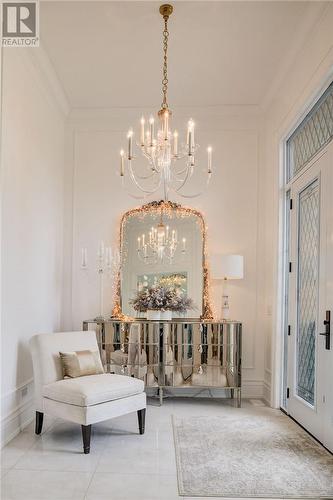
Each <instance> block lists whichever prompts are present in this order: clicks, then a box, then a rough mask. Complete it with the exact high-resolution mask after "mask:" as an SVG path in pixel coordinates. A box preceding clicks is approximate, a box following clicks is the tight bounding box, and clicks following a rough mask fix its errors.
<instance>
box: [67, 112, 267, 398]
mask: <svg viewBox="0 0 333 500" xmlns="http://www.w3.org/2000/svg"><path fill="white" fill-rule="evenodd" d="M144 111H146V114H147V113H148V112H149V111H150V110H141V109H136V110H133V109H110V110H103V111H99V110H83V109H81V110H73V111H72V113H71V115H70V119H69V126H68V147H67V150H68V166H69V165H70V164H71V163H72V170H70V169H69V170H68V172H67V176H68V184H67V185H68V186H69V185H71V187H72V190H71V192H69V189H68V192H67V196H68V198H67V207H68V208H69V207H71V206H72V207H73V217H72V220H71V224H72V231H71V230H70V228H69V227H67V231H66V242H65V247H66V253H65V255H66V261H68V262H69V261H70V258H71V257H72V258H73V261H72V272H71V273H70V272H69V269H67V280H66V282H65V289H66V290H67V294H68V295H69V293H68V290H70V289H71V287H72V290H71V294H70V295H71V297H70V298H69V297H68V298H69V300H66V304H65V311H64V314H65V324H66V327H67V328H72V327H73V328H80V327H81V325H82V320H84V319H87V318H89V317H94V316H96V313H97V312H98V281H97V273H96V272H95V269H94V266H95V255H96V250H97V244H98V241H99V240H100V239H103V240H104V241H105V243H106V244H108V245H110V244H115V243H116V241H117V235H118V229H119V220H120V216H121V214H122V213H123V212H124V211H126V210H128V209H129V208H131V207H134V206H136V205H137V204H138V202H136V201H135V200H133V199H131V198H130V197H129V196H128V194H126V192H124V191H123V190H122V189H121V185H120V179H119V177H118V175H117V174H118V165H119V150H120V148H121V146H122V145H123V144H124V142H125V134H126V131H127V130H128V127H129V125H133V126H134V125H135V123H137V122H138V120H139V118H140V116H141V113H142V112H144ZM257 112H258V110H257V108H256V107H236V106H235V107H233V106H231V107H216V108H206V109H201V108H195V109H186V108H182V109H179V110H174V115H173V116H174V117H177V118H178V120H179V122H181V123H183V124H186V120H187V119H188V118H189V117H190V116H192V115H193V118H194V119H195V121H196V123H197V140H198V141H199V142H200V145H201V147H202V148H203V150H205V145H206V144H209V143H211V144H212V145H213V146H214V177H213V179H212V183H211V185H210V187H209V189H208V191H207V192H206V193H205V194H204V195H203V196H201V197H199V198H197V199H194V200H190V202H189V203H188V204H189V205H190V206H192V207H194V208H197V209H199V210H201V211H202V212H203V214H204V216H205V218H206V222H207V226H208V250H209V252H211V253H237V254H242V255H244V259H245V279H244V280H242V281H240V282H235V283H233V284H231V285H230V295H231V315H232V317H233V318H236V319H239V320H241V321H242V322H243V325H244V333H243V376H244V386H245V388H246V391H247V394H249V395H254V396H261V395H263V378H264V372H263V363H264V361H263V349H262V345H263V339H262V333H261V318H258V314H257V311H258V307H259V303H260V300H261V299H260V290H261V289H260V283H259V287H258V280H257V274H258V272H257V271H258V269H257V268H258V263H260V262H261V260H262V259H261V254H260V252H259V253H258V248H259V247H258V238H260V234H259V227H258V203H259V202H260V200H259V201H258V116H257ZM148 116H149V115H148ZM196 187H198V186H196ZM174 201H180V202H183V200H181V199H179V198H174ZM184 204H187V203H186V200H185V202H184ZM83 246H84V247H87V248H88V253H89V255H90V256H91V257H90V270H89V271H88V272H82V271H81V270H80V248H81V247H83ZM110 288H111V286H110V283H109V284H108V286H107V291H106V300H107V301H108V302H107V304H108V307H106V309H105V312H107V311H111V293H110ZM212 295H213V305H214V307H215V309H216V311H218V312H219V311H220V307H221V284H220V283H217V282H215V283H213V287H212Z"/></svg>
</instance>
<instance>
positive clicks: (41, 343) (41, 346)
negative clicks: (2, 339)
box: [30, 332, 98, 412]
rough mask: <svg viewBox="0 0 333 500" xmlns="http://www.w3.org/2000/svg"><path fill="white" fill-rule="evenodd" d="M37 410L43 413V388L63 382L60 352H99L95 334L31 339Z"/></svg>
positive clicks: (44, 335)
mask: <svg viewBox="0 0 333 500" xmlns="http://www.w3.org/2000/svg"><path fill="white" fill-rule="evenodd" d="M30 349H31V355H32V362H33V367H34V385H35V405H36V410H37V411H40V412H43V404H42V392H43V386H44V385H46V384H50V383H52V382H56V381H57V380H62V366H61V361H60V356H59V351H83V350H85V349H87V350H88V349H90V350H92V351H97V350H98V345H97V340H96V333H95V332H63V333H42V334H40V335H34V336H33V337H32V338H31V339H30Z"/></svg>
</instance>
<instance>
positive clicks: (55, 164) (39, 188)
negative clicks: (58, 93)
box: [1, 48, 65, 441]
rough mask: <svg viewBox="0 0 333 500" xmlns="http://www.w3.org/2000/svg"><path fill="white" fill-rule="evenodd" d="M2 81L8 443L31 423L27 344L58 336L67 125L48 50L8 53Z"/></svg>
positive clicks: (4, 426)
mask: <svg viewBox="0 0 333 500" xmlns="http://www.w3.org/2000/svg"><path fill="white" fill-rule="evenodd" d="M29 51H30V52H29ZM43 61H44V62H43ZM2 78H3V80H2V82H3V96H2V105H3V113H2V158H1V160H2V208H1V211H2V221H1V224H2V235H1V239H2V241H1V245H2V247H1V252H2V261H1V271H2V275H1V294H2V303H1V306H2V316H1V341H2V342H1V343H2V345H1V351H2V363H1V367H2V368H1V370H2V377H1V378H2V387H1V405H2V412H1V424H2V425H1V427H2V432H3V433H4V435H3V437H4V440H5V441H8V440H9V439H10V438H11V437H13V435H15V433H17V432H18V431H19V430H20V428H22V427H23V426H24V425H26V423H27V422H29V420H30V419H31V417H32V406H31V403H32V399H31V398H32V386H33V384H32V365H31V359H30V353H29V351H28V340H29V338H30V337H31V336H32V335H33V334H35V333H40V332H52V331H56V330H59V328H60V322H61V293H62V244H63V202H64V200H63V191H64V122H65V118H64V113H63V111H62V110H61V109H60V107H59V105H58V104H57V103H56V98H55V94H54V91H55V89H54V88H53V89H52V87H51V86H50V79H52V78H53V77H52V74H51V73H50V68H48V66H47V64H46V63H45V59H44V56H43V52H42V49H30V48H28V49H5V50H4V60H3V75H2Z"/></svg>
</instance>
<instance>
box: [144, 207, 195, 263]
mask: <svg viewBox="0 0 333 500" xmlns="http://www.w3.org/2000/svg"><path fill="white" fill-rule="evenodd" d="M177 247H178V234H177V231H176V230H175V229H170V227H169V226H165V224H164V223H163V219H162V215H161V220H160V222H159V224H158V225H157V227H154V226H153V227H152V228H151V230H150V231H149V235H148V237H146V235H145V234H143V235H142V236H139V237H138V248H137V252H138V257H139V259H140V260H142V261H143V262H144V263H145V264H156V263H157V262H164V261H165V260H168V262H169V263H170V264H171V263H172V261H173V258H174V256H175V252H176V250H177ZM185 251H186V238H183V239H182V250H181V252H182V254H185Z"/></svg>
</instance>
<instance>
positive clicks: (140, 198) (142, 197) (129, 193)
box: [122, 181, 149, 200]
mask: <svg viewBox="0 0 333 500" xmlns="http://www.w3.org/2000/svg"><path fill="white" fill-rule="evenodd" d="M122 188H123V190H124V191H125V193H127V194H128V195H129V196H130V197H131V198H133V199H134V200H145V199H146V198H148V196H149V195H146V194H143V195H142V196H139V195H136V194H133V193H131V192H130V190H129V189H127V187H126V186H125V185H124V181H123V183H122Z"/></svg>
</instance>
